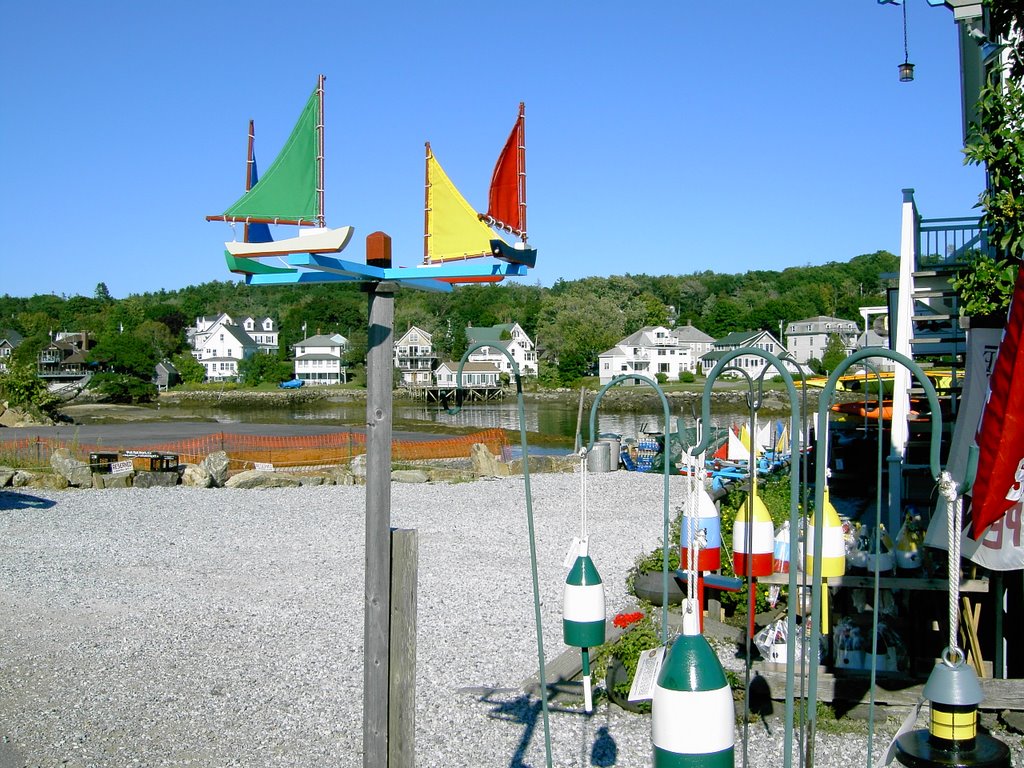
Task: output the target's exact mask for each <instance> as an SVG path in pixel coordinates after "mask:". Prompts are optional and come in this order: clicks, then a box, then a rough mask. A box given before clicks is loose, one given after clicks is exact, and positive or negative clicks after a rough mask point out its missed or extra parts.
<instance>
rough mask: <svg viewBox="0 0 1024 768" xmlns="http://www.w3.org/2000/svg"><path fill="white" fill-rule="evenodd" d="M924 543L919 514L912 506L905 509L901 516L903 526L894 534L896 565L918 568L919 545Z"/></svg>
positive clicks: (919, 563)
mask: <svg viewBox="0 0 1024 768" xmlns="http://www.w3.org/2000/svg"><path fill="white" fill-rule="evenodd" d="M923 545H924V532H923V531H922V530H921V516H920V515H918V514H917V512H916V511H915V510H914V508H913V507H911V508H909V509H908V510H907V514H906V515H905V516H904V518H903V526H902V527H901V528H900V532H899V535H898V536H896V567H897V568H906V569H911V568H920V567H921V547H922V546H923Z"/></svg>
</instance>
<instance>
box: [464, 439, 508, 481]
mask: <svg viewBox="0 0 1024 768" xmlns="http://www.w3.org/2000/svg"><path fill="white" fill-rule="evenodd" d="M469 458H470V460H471V461H472V463H473V474H474V475H476V476H477V477H508V476H509V474H511V473H510V472H509V466H508V464H506V463H505V462H503V461H501V460H500V459H498V457H497V456H495V455H494V454H493V453H491V452H490V451H489V450H488V448H487V446H486V445H484V444H483V443H473V447H472V448H470V450H469Z"/></svg>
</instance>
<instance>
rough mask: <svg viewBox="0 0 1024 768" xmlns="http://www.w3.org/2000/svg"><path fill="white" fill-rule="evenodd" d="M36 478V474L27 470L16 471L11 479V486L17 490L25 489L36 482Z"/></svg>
mask: <svg viewBox="0 0 1024 768" xmlns="http://www.w3.org/2000/svg"><path fill="white" fill-rule="evenodd" d="M35 477H36V473H35V472H29V471H28V470H27V469H16V470H15V471H14V477H12V478H11V485H12V486H14V487H15V488H24V487H25V486H26V485H28V484H29V483H31V482H32V481H33V480H35Z"/></svg>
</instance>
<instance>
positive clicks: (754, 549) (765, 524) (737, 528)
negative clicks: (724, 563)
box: [732, 477, 775, 578]
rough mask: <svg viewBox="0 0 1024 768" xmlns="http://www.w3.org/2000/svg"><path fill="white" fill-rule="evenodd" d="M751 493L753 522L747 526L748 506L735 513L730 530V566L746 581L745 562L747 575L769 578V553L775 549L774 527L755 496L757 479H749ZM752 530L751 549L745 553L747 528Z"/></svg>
mask: <svg viewBox="0 0 1024 768" xmlns="http://www.w3.org/2000/svg"><path fill="white" fill-rule="evenodd" d="M750 487H751V489H752V491H751V493H752V494H753V507H754V514H753V522H749V523H748V517H747V505H746V504H744V505H743V506H741V507H740V509H739V512H737V513H736V522H735V523H733V528H732V567H733V570H734V571H735V573H736V575H737V576H739V577H740V578H746V577H747V575H748V571H747V568H748V563H749V567H750V572H749V575H750V576H768V575H770V574H771V572H772V554H773V552H774V550H775V528H774V526H773V525H772V517H771V515H769V514H768V507H766V506H765V505H764V502H763V501H761V499H760V497H759V496H758V495H757V480H756V478H754V477H751V478H750ZM748 525H749V526H750V527H751V528H752V531H751V533H752V534H753V535H752V536H751V549H750V552H749V553H748V552H747V526H748Z"/></svg>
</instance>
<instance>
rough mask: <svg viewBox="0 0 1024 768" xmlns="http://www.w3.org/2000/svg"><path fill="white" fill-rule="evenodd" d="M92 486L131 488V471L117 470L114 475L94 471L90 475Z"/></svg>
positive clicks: (100, 487)
mask: <svg viewBox="0 0 1024 768" xmlns="http://www.w3.org/2000/svg"><path fill="white" fill-rule="evenodd" d="M92 487H93V488H99V489H101V490H102V489H104V488H131V487H132V473H131V472H119V473H117V474H116V475H107V474H101V473H100V472H94V473H93V476H92Z"/></svg>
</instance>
